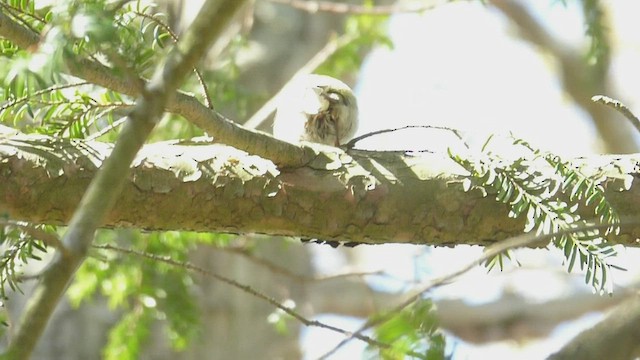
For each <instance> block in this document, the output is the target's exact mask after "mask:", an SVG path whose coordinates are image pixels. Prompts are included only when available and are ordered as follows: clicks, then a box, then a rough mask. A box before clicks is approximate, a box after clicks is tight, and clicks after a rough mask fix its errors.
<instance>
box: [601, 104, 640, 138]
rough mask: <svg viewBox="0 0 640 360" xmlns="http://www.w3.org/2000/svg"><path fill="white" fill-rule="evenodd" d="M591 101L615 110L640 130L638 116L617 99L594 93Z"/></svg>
mask: <svg viewBox="0 0 640 360" xmlns="http://www.w3.org/2000/svg"><path fill="white" fill-rule="evenodd" d="M591 101H593V102H595V103H598V104H603V105H606V106H608V107H611V108H613V109H615V110H617V111H618V112H619V113H621V114H622V115H624V117H626V118H627V119H628V120H629V121H630V122H631V124H632V125H633V126H634V127H635V128H636V130H638V132H640V119H638V117H637V116H635V115H634V114H633V112H632V111H631V110H629V108H628V107H627V106H626V105H625V104H623V103H622V102H620V101H619V100H615V99H612V98H610V97H608V96H605V95H596V96H593V97H592V98H591Z"/></svg>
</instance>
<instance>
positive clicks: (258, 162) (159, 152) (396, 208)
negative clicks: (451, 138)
mask: <svg viewBox="0 0 640 360" xmlns="http://www.w3.org/2000/svg"><path fill="white" fill-rule="evenodd" d="M7 131H8V132H10V133H11V132H12V131H13V130H11V129H8V130H7ZM110 148H111V145H109V144H104V143H99V142H72V141H69V140H63V139H53V138H50V137H46V136H33V135H24V134H18V135H8V137H7V138H5V139H4V140H2V138H1V137H0V183H2V184H3V186H2V187H0V212H7V213H8V214H9V217H10V218H13V219H16V220H27V221H33V222H45V223H53V224H67V223H68V221H69V219H70V217H71V214H72V213H73V209H75V207H76V206H77V203H78V201H79V197H80V195H79V194H81V193H82V191H84V189H85V188H86V186H87V184H88V182H89V179H91V177H92V176H93V175H94V174H95V171H96V167H97V166H99V165H100V164H101V161H102V159H104V158H105V157H106V156H107V155H108V153H109V149H110ZM321 150H322V153H323V154H324V157H322V158H320V157H319V158H318V159H317V160H316V161H314V162H313V163H311V164H309V165H308V166H305V167H301V168H297V169H287V170H280V169H278V168H277V167H276V166H275V165H274V164H273V163H272V162H271V161H269V160H265V159H262V158H260V157H257V156H251V155H249V154H247V153H245V152H243V151H240V150H237V149H234V148H231V147H228V146H225V145H221V144H210V143H189V144H187V143H182V144H181V143H157V144H151V145H147V146H145V147H144V148H143V149H142V151H141V152H140V154H139V155H138V157H137V159H136V160H134V163H133V166H132V167H133V169H132V175H131V177H130V178H129V180H128V181H127V183H126V184H125V188H124V191H123V193H122V195H121V196H120V198H119V199H118V200H117V203H116V206H115V207H114V209H113V210H112V211H111V212H110V213H109V214H108V215H107V217H106V220H105V225H106V226H111V227H119V226H127V227H136V228H144V229H151V230H153V229H155V230H195V231H217V232H243V233H245V232H246V233H251V232H253V233H266V234H274V235H293V236H303V237H311V238H319V239H324V240H343V241H356V242H369V243H383V242H399V243H417V244H433V245H454V244H479V245H486V244H491V243H493V242H496V241H498V240H500V239H504V238H506V237H508V236H512V235H517V234H520V233H522V229H523V227H524V222H523V220H514V219H510V218H508V217H507V216H506V215H507V214H508V209H507V206H506V205H504V204H500V203H498V202H496V201H495V199H494V198H493V196H491V195H489V196H487V197H484V198H483V197H481V195H480V194H479V193H478V192H470V193H465V192H463V191H462V190H461V185H460V180H461V177H460V174H462V173H463V170H462V169H461V168H460V167H458V165H456V164H455V163H454V162H453V161H451V160H449V159H448V158H447V157H446V156H444V155H439V154H421V155H419V156H410V155H405V154H404V153H394V152H385V153H375V152H365V151H350V152H349V153H344V152H342V151H341V150H339V149H336V148H330V147H322V148H321ZM319 152H320V150H319ZM639 161H640V157H639V156H638V155H629V156H617V157H613V156H607V157H605V156H599V157H594V158H589V159H576V160H575V161H574V164H575V165H576V166H580V167H581V168H582V170H583V172H585V173H587V174H598V176H603V177H606V178H608V180H607V181H606V182H605V186H606V188H607V191H608V193H607V198H608V199H609V201H610V202H611V203H612V205H613V207H614V208H616V209H617V210H618V212H619V213H620V214H623V215H624V216H625V217H634V216H638V215H640V214H639V212H640V206H638V205H637V204H638V202H639V199H640V187H637V186H632V187H631V189H630V190H629V191H624V192H620V191H619V190H620V189H621V188H622V187H623V183H624V182H627V184H626V186H628V182H629V181H630V179H632V178H633V177H634V176H637V175H638V170H637V169H638V167H637V166H636V164H638V162H639ZM584 217H585V218H591V217H593V216H592V215H590V214H584ZM637 231H638V230H637V229H633V228H628V227H623V229H622V232H621V234H620V235H619V236H618V237H616V238H615V240H616V241H619V242H621V243H624V244H627V245H632V246H635V245H636V242H635V239H636V238H637V237H639V235H640V234H639V233H638V232H637Z"/></svg>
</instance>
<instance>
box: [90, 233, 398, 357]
mask: <svg viewBox="0 0 640 360" xmlns="http://www.w3.org/2000/svg"><path fill="white" fill-rule="evenodd" d="M93 247H94V248H96V249H104V250H112V251H117V252H120V253H123V254H128V255H135V256H139V257H143V258H146V259H149V260H153V261H158V262H162V263H165V264H168V265H172V266H176V267H180V268H183V269H187V270H189V271H193V272H195V273H198V274H200V275H203V276H205V277H210V278H213V279H216V280H218V281H221V282H223V283H225V284H227V285H230V286H232V287H235V288H237V289H239V290H241V291H244V292H245V293H247V294H250V295H253V296H255V297H257V298H258V299H261V300H264V301H266V302H267V303H269V304H271V305H273V306H275V307H277V308H278V309H280V310H282V311H283V312H285V313H286V314H288V315H290V316H291V317H293V318H294V319H296V320H298V321H299V322H300V323H302V324H303V325H305V326H314V327H319V328H323V329H327V330H331V331H334V332H337V333H340V334H343V335H347V336H350V337H353V338H356V339H359V340H362V341H364V342H366V343H367V344H369V345H372V346H377V347H381V348H389V347H390V346H391V345H389V344H385V343H382V342H380V341H377V340H374V339H372V338H370V337H368V336H366V335H362V334H352V333H351V332H349V331H346V330H344V329H340V328H338V327H335V326H331V325H327V324H325V323H322V322H320V321H317V320H309V319H307V318H305V317H304V316H302V315H301V314H299V313H298V312H297V311H295V310H293V309H292V308H291V307H289V306H286V305H283V304H282V303H280V302H279V301H277V300H276V299H274V298H272V297H270V296H268V295H266V294H263V293H262V292H260V291H258V290H255V289H254V288H252V287H251V286H249V285H244V284H241V283H239V282H237V281H235V280H233V279H230V278H228V277H225V276H222V275H220V274H216V273H214V272H212V271H209V270H206V269H204V268H202V267H199V266H197V265H194V264H192V263H190V262H186V261H176V260H173V259H172V258H170V257H168V256H160V255H155V254H150V253H147V252H143V251H138V250H134V249H127V248H121V247H118V246H113V245H108V244H107V245H93Z"/></svg>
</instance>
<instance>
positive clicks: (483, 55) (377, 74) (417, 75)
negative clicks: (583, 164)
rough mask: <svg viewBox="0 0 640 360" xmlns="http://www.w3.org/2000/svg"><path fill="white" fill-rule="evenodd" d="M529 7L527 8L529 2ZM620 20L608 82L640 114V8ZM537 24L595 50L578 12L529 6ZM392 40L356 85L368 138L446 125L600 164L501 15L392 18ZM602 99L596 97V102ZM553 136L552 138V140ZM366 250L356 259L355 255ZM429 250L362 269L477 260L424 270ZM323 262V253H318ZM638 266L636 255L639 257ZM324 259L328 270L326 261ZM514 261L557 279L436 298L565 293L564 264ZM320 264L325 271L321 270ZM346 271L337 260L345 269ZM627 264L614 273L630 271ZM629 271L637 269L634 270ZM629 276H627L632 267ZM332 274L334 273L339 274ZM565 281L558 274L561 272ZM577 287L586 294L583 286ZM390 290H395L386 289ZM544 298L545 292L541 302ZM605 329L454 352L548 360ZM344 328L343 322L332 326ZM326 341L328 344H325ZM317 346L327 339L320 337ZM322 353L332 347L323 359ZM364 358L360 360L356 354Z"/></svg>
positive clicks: (440, 143)
mask: <svg viewBox="0 0 640 360" xmlns="http://www.w3.org/2000/svg"><path fill="white" fill-rule="evenodd" d="M523 1H524V0H523ZM603 2H604V3H605V4H607V5H609V6H608V7H609V8H610V9H611V10H612V12H611V16H612V24H614V25H613V28H612V31H613V33H614V35H613V36H614V41H613V47H614V49H613V51H614V54H613V56H614V58H613V62H612V74H613V77H614V80H615V84H614V85H615V87H616V90H617V93H618V94H622V96H625V98H623V99H621V100H623V101H624V102H625V103H626V104H627V105H628V106H629V107H630V108H631V109H632V110H633V109H636V113H637V112H640V98H637V97H636V98H633V96H634V94H640V70H639V67H638V64H640V38H639V37H638V36H637V34H640V22H638V21H637V14H640V2H637V1H630V0H626V1H625V0H610V1H603ZM525 3H527V4H528V5H529V6H530V7H531V8H532V9H533V11H534V13H535V14H537V16H538V17H539V18H540V19H541V21H543V23H544V24H546V25H547V26H548V27H549V30H550V31H551V32H552V34H554V35H555V36H556V37H557V38H559V39H562V40H564V41H565V42H566V43H567V46H572V47H585V46H588V43H587V40H586V39H585V37H584V35H583V34H584V26H583V21H582V17H581V12H580V9H579V6H580V4H579V3H578V2H577V1H568V3H569V6H568V7H566V8H565V7H564V6H562V5H561V4H560V2H559V1H554V0H548V1H533V0H529V1H525ZM390 34H391V36H392V38H393V42H394V44H395V48H394V49H393V50H388V49H378V50H375V51H373V52H372V53H371V55H370V56H369V58H368V59H367V61H366V62H365V65H364V68H363V69H362V72H361V74H360V77H359V82H358V84H357V86H356V92H357V95H358V99H359V104H360V114H361V117H360V120H361V128H360V131H359V132H360V133H367V132H370V131H372V130H377V129H387V128H394V127H399V126H403V125H409V124H411V125H426V124H430V125H446V126H449V127H454V128H458V129H464V130H467V131H469V132H471V133H472V138H473V140H474V142H475V143H479V144H481V143H482V142H483V141H484V140H485V139H486V137H487V136H488V135H489V134H491V133H495V132H498V133H502V134H508V132H509V131H512V132H514V133H515V135H516V136H519V137H522V138H524V139H526V140H528V141H530V142H531V143H533V144H534V146H538V147H541V148H544V149H547V150H551V151H554V152H558V153H560V154H563V155H567V156H574V155H586V154H590V153H598V152H599V151H598V149H597V144H598V141H597V134H596V133H595V132H594V130H593V129H592V127H591V126H590V124H589V123H588V122H587V121H585V117H584V114H583V113H582V112H581V111H580V110H579V109H578V108H576V107H575V106H574V105H573V104H572V103H571V102H570V101H569V100H568V99H567V98H566V97H565V96H564V95H563V93H562V90H561V88H560V87H559V83H558V79H557V77H556V75H555V73H554V72H555V68H554V64H553V62H552V61H550V60H549V59H548V58H546V57H545V56H544V55H541V54H540V53H539V52H537V49H535V48H534V47H532V46H531V45H529V44H528V43H526V42H523V41H521V40H520V39H519V38H518V37H517V35H516V34H514V33H513V28H512V27H511V26H510V24H509V23H508V21H506V20H505V19H504V18H503V17H502V16H501V14H500V13H498V12H497V11H495V10H494V9H492V8H491V7H489V6H486V7H485V6H483V5H482V4H481V3H480V1H470V2H463V1H460V2H455V3H452V4H446V5H442V6H440V7H438V8H436V9H435V10H433V11H429V12H426V13H425V14H423V15H418V14H403V15H397V16H394V18H393V19H392V21H391V23H390ZM594 95H595V94H594ZM550 129H552V130H550ZM454 141H455V140H454V138H452V137H451V136H449V135H448V134H446V133H442V132H437V131H430V130H424V131H417V130H410V131H404V132H401V133H393V134H390V135H388V136H385V137H384V138H382V137H376V138H370V139H369V140H368V141H367V142H365V143H363V144H360V146H362V147H366V148H371V149H407V147H409V148H415V149H424V148H425V143H426V144H428V146H429V149H430V150H435V151H438V150H445V149H446V148H447V146H451V145H452V142H454ZM358 249H359V248H358ZM423 250H424V249H421V248H418V247H415V246H376V247H369V248H366V249H364V250H361V251H362V252H365V253H366V255H362V256H360V257H359V258H360V259H361V261H360V266H361V267H362V268H361V269H359V270H379V269H384V270H386V271H388V272H392V273H393V274H394V275H397V276H398V277H400V278H403V279H414V278H415V276H416V273H418V274H421V276H423V278H424V276H425V275H426V276H429V277H430V276H434V275H439V274H443V273H447V272H450V271H451V270H453V269H454V268H457V266H458V265H461V264H466V263H467V262H468V261H469V260H471V259H472V258H473V257H474V256H476V255H477V254H478V253H479V251H481V249H479V248H471V247H457V248H455V249H434V250H432V251H431V252H430V253H429V254H427V255H425V257H426V261H425V260H424V259H423V260H420V262H421V263H423V264H428V267H427V266H426V265H425V266H423V267H424V268H419V269H418V268H417V267H416V261H414V260H415V259H416V256H418V255H419V254H420V253H421V252H422V251H423ZM317 251H318V252H319V253H324V250H322V249H319V250H317ZM624 255H627V256H628V255H635V256H637V252H634V251H633V250H632V251H631V254H629V253H625V254H624ZM323 259H327V258H326V257H324V256H323ZM518 259H519V260H520V261H521V262H522V263H523V264H525V265H528V266H538V267H543V268H548V269H550V270H549V271H548V272H544V271H543V272H540V271H534V272H530V271H521V272H516V273H517V274H518V275H517V276H515V277H509V276H505V275H500V274H497V273H491V274H489V275H487V274H486V270H485V269H481V268H479V269H477V270H476V271H473V272H471V273H469V274H467V275H466V276H465V277H464V278H462V279H460V280H459V281H457V282H455V283H454V284H451V285H448V286H445V287H443V288H442V289H441V290H440V291H438V292H437V293H436V294H435V295H434V296H435V297H438V298H443V297H454V298H464V299H466V300H468V301H470V302H485V301H491V300H495V298H496V297H498V296H500V294H501V292H502V291H503V290H504V289H505V288H509V289H512V290H514V291H516V292H520V293H523V294H525V295H526V296H527V297H529V298H531V299H533V300H540V301H544V300H546V299H549V298H551V297H556V296H559V295H561V294H565V293H566V292H567V291H569V290H571V289H568V288H567V281H566V276H562V275H560V276H559V277H558V278H556V275H554V274H557V273H562V270H563V267H562V256H561V255H560V254H558V253H550V252H546V251H543V250H540V251H532V250H523V251H521V253H520V256H518ZM323 261H324V260H323ZM338 261H339V260H338ZM625 263H626V261H624V259H621V261H620V262H617V264H621V265H623V266H624V265H625ZM630 266H631V264H630ZM627 268H629V266H628V267H627ZM333 269H335V268H333ZM558 270H560V271H558ZM634 274H637V272H635V271H633V272H629V273H626V274H614V275H615V276H616V279H617V280H618V283H624V282H627V281H631V279H633V278H634V277H635V275H634ZM571 284H573V286H574V287H575V286H578V287H579V288H582V289H583V290H584V289H588V287H587V285H583V284H582V276H581V275H577V276H575V279H573V281H572V282H571ZM377 285H378V286H383V287H385V288H387V289H390V288H393V287H394V286H397V285H398V284H392V283H384V284H382V283H378V284H377ZM541 289H544V291H541ZM598 319H600V317H599V316H594V315H591V316H588V317H585V318H584V319H581V320H580V321H578V322H576V324H575V325H572V326H568V327H565V328H563V329H562V330H561V331H557V332H555V333H554V334H553V337H552V338H550V339H546V340H543V341H536V342H531V343H528V344H526V345H522V346H520V347H518V346H517V345H515V344H512V343H498V344H492V345H489V346H483V347H471V346H467V345H465V344H456V348H455V351H456V353H455V355H456V356H455V357H454V358H455V359H487V358H497V359H502V358H518V359H540V358H543V357H546V356H547V355H549V354H550V353H551V352H553V351H555V350H556V349H558V348H559V347H560V346H562V345H563V344H564V343H565V342H566V341H567V340H568V339H569V338H571V337H572V336H574V335H575V334H577V333H578V332H579V331H580V329H583V328H585V327H588V326H590V325H591V324H593V323H594V322H595V321H598ZM321 320H323V321H328V322H330V323H332V324H335V325H338V326H344V327H345V328H350V326H352V328H356V327H357V326H358V325H359V324H360V323H358V322H356V321H353V320H349V319H344V318H338V319H336V317H323V318H322V319H321ZM335 321H340V322H335ZM320 333H321V334H322V335H320ZM318 336H321V337H318ZM341 339H342V337H341V336H339V335H337V336H336V335H334V334H326V333H325V332H317V330H308V331H305V332H304V334H303V348H304V349H307V350H308V351H309V353H308V354H306V357H305V359H315V358H317V357H318V356H319V355H321V354H323V353H324V352H325V351H327V350H328V349H330V348H331V347H332V346H333V345H335V344H336V343H337V342H339V341H340V340H341ZM319 344H325V345H326V347H322V348H319V346H318V345H319ZM363 348H364V345H363V344H362V343H359V342H357V341H352V343H351V346H350V347H345V351H342V352H341V353H339V354H338V355H336V356H335V357H333V359H354V358H360V355H359V354H361V351H362V349H363ZM356 354H357V355H356Z"/></svg>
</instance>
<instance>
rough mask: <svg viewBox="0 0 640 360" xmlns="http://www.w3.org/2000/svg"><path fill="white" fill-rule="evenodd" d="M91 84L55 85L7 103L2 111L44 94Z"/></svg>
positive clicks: (82, 82)
mask: <svg viewBox="0 0 640 360" xmlns="http://www.w3.org/2000/svg"><path fill="white" fill-rule="evenodd" d="M89 84H90V83H89V82H87V81H80V82H77V83H72V84H65V85H54V86H50V87H48V88H46V89H42V90H38V91H36V92H34V93H33V94H29V95H26V96H23V97H21V98H18V99H15V100H10V101H7V102H6V103H4V104H2V106H0V111H4V110H6V109H8V108H10V107H12V106H16V105H18V104H20V103H23V102H27V101H29V99H32V98H34V97H36V96H39V95H42V94H46V93H49V92H53V91H58V90H63V89H68V88H72V87H79V86H84V85H89Z"/></svg>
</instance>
